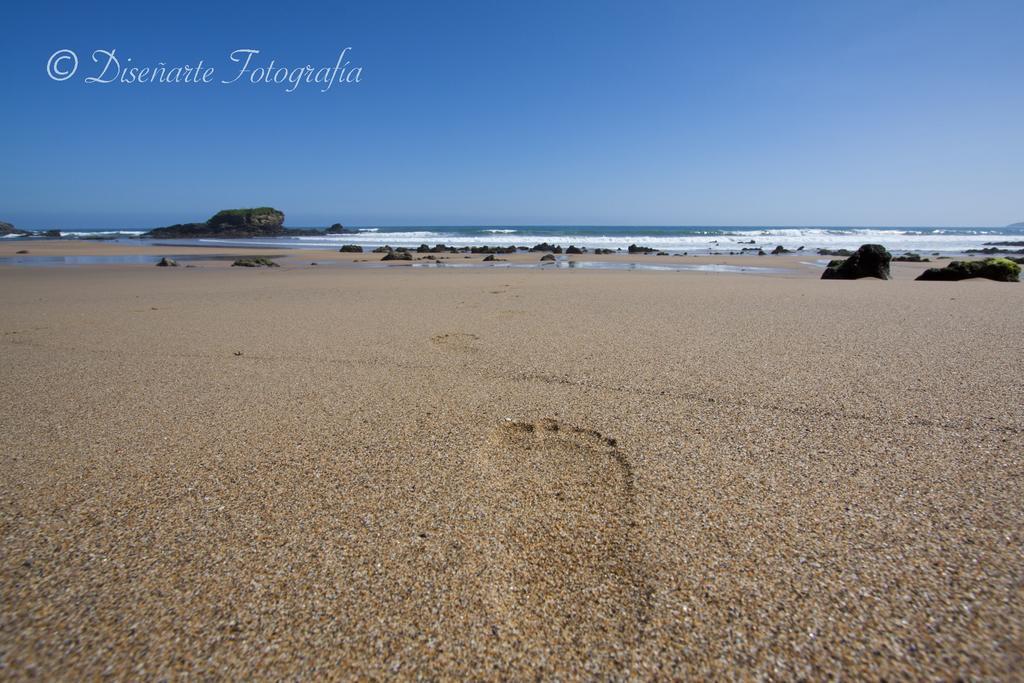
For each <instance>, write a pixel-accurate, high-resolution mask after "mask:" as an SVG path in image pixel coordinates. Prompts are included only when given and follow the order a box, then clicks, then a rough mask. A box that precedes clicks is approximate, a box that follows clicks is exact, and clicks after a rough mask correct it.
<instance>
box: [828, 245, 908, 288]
mask: <svg viewBox="0 0 1024 683" xmlns="http://www.w3.org/2000/svg"><path fill="white" fill-rule="evenodd" d="M890 261H892V254H890V253H889V252H888V251H886V250H885V247H883V246H882V245H880V244H862V245H861V247H860V249H858V250H857V251H856V252H854V254H853V255H852V256H850V257H849V258H848V259H845V260H843V261H832V262H831V263H829V265H828V268H826V269H825V272H824V273H822V274H821V279H822V280H859V279H860V278H864V277H875V278H878V279H879V280H889V279H891V276H890V274H889V262H890Z"/></svg>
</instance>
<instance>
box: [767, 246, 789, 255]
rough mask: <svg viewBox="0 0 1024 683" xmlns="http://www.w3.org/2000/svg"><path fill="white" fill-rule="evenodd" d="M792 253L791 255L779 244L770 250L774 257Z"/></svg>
mask: <svg viewBox="0 0 1024 683" xmlns="http://www.w3.org/2000/svg"><path fill="white" fill-rule="evenodd" d="M792 253H793V252H792V251H790V250H789V249H786V248H785V247H784V246H782V245H781V244H780V245H778V246H776V247H775V248H774V249H772V254H774V255H776V256H778V255H779V254H792Z"/></svg>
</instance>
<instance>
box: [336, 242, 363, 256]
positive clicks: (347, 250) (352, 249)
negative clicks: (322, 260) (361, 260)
mask: <svg viewBox="0 0 1024 683" xmlns="http://www.w3.org/2000/svg"><path fill="white" fill-rule="evenodd" d="M338 251H339V252H341V253H342V254H362V253H363V248H362V247H361V246H359V245H358V244H343V245H342V246H341V249H339V250H338Z"/></svg>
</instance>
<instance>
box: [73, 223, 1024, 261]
mask: <svg viewBox="0 0 1024 683" xmlns="http://www.w3.org/2000/svg"><path fill="white" fill-rule="evenodd" d="M291 227H297V226H291ZM141 234H142V231H139V230H120V231H113V230H108V231H104V230H94V231H67V232H62V236H64V237H109V238H115V239H119V240H128V239H131V238H137V237H138V236H139V235H141ZM1001 241H1024V228H1022V227H1013V228H983V227H964V228H926V227H922V228H843V227H821V228H790V227H724V228H723V227H629V226H612V227H585V226H572V227H566V226H488V227H407V228H394V227H388V228H361V229H360V233H359V234H355V235H323V236H313V237H281V238H252V239H242V240H238V239H233V240H228V239H202V240H160V242H161V243H175V244H182V245H183V244H198V245H204V246H211V247H213V246H224V245H235V246H239V245H244V246H267V247H307V248H331V247H338V246H340V245H342V244H358V245H361V246H363V247H367V248H373V247H378V246H382V245H385V244H387V245H390V246H392V247H416V246H419V245H420V244H429V245H431V246H433V245H434V244H439V243H443V244H447V245H449V246H457V247H462V246H481V245H488V246H510V245H516V246H520V247H530V246H533V245H534V244H537V243H539V242H549V243H552V244H559V245H561V246H563V247H567V246H569V245H576V246H577V247H586V248H588V249H597V248H601V249H623V250H625V249H626V248H627V247H629V245H631V244H636V245H639V246H645V247H652V248H655V249H660V250H664V251H668V252H673V253H682V252H688V253H691V254H706V253H711V252H719V253H722V252H724V253H728V252H729V251H736V252H738V251H740V250H741V249H743V248H763V249H765V250H766V251H770V250H771V249H773V248H775V247H776V246H778V245H781V246H783V247H785V248H786V249H791V250H796V249H798V248H799V247H804V248H805V250H808V251H813V250H816V249H819V248H826V249H856V248H857V247H858V246H860V245H861V244H865V243H876V244H882V245H884V246H885V247H887V248H888V249H889V250H890V251H894V252H900V253H902V252H907V251H913V252H921V253H923V254H931V253H935V252H938V253H943V254H957V253H963V252H964V251H965V250H967V249H979V248H983V247H984V246H985V244H986V243H989V242H1001ZM132 242H135V243H137V241H135V240H134V239H132Z"/></svg>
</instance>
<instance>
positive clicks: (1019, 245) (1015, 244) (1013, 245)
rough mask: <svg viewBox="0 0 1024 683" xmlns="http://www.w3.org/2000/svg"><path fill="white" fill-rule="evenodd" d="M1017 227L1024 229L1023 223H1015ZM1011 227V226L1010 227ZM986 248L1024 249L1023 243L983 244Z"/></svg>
mask: <svg viewBox="0 0 1024 683" xmlns="http://www.w3.org/2000/svg"><path fill="white" fill-rule="evenodd" d="M1017 226H1019V227H1022V228H1024V223H1017ZM1011 227H1013V226H1011ZM985 246H986V247H1024V242H985Z"/></svg>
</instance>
